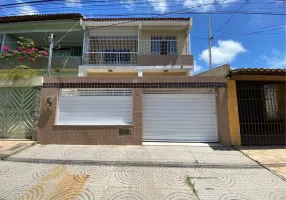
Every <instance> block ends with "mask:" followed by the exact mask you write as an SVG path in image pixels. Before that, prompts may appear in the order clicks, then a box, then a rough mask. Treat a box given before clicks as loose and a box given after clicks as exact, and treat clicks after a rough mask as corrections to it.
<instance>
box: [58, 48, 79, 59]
mask: <svg viewBox="0 0 286 200" xmlns="http://www.w3.org/2000/svg"><path fill="white" fill-rule="evenodd" d="M53 56H55V57H79V56H82V47H81V46H74V47H60V48H55V49H53Z"/></svg>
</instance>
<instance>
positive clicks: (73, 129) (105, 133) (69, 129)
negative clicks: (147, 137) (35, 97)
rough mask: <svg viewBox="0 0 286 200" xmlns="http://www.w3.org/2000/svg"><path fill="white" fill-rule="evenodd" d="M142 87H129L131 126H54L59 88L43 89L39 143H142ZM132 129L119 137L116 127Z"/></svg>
mask: <svg viewBox="0 0 286 200" xmlns="http://www.w3.org/2000/svg"><path fill="white" fill-rule="evenodd" d="M142 92H143V90H142V89H133V123H134V126H120V127H118V126H68V125H66V126H63V125H56V117H57V116H56V115H57V109H58V108H57V107H58V103H57V102H58V95H59V89H50V88H43V89H42V91H41V110H40V113H41V114H40V119H39V127H38V137H37V140H38V143H39V144H102V145H105V144H106V145H108V144H110V145H112V144H114V145H127V144H129V145H140V144H142V100H141V98H142ZM47 96H52V97H54V103H53V105H52V107H51V109H47V107H46V106H45V104H46V97H47ZM124 127H125V128H129V127H130V128H132V135H131V136H119V132H118V131H119V128H124Z"/></svg>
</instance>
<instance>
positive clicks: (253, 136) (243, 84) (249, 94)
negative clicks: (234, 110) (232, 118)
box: [236, 81, 286, 145]
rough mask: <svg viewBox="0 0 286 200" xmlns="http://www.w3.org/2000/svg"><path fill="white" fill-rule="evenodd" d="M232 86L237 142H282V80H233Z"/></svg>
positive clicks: (284, 111)
mask: <svg viewBox="0 0 286 200" xmlns="http://www.w3.org/2000/svg"><path fill="white" fill-rule="evenodd" d="M236 88H237V100H238V112H239V123H240V134H241V144H242V145H283V144H285V143H286V134H285V131H286V124H285V123H286V121H285V116H286V99H285V82H270V81H237V84H236Z"/></svg>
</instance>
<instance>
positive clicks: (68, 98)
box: [58, 89, 132, 125]
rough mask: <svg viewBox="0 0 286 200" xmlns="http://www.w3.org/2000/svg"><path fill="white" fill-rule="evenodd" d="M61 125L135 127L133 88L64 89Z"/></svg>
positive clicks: (59, 113)
mask: <svg viewBox="0 0 286 200" xmlns="http://www.w3.org/2000/svg"><path fill="white" fill-rule="evenodd" d="M58 124H63V125H65V124H67V125H128V124H132V90H131V89H62V90H61V91H60V96H59V112H58Z"/></svg>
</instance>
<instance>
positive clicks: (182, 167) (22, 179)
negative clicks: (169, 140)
mask: <svg viewBox="0 0 286 200" xmlns="http://www.w3.org/2000/svg"><path fill="white" fill-rule="evenodd" d="M0 199H5V200H6V199H13V200H14V199H33V200H40V199H41V200H42V199H59V200H64V199H82V200H88V199H100V200H102V199H103V200H105V199H110V200H112V199H121V200H126V199H128V200H137V199H138V200H143V199H151V200H153V199H154V200H159V199H162V200H175V199H180V200H184V199H187V200H190V199H191V200H192V199H201V200H202V199H220V200H234V199H239V200H248V199H255V200H256V199H257V200H263V199H265V200H266V199H267V200H269V199H273V200H280V199H286V182H285V181H284V180H282V179H280V178H279V177H277V176H276V175H274V174H272V173H271V172H270V171H268V170H266V169H264V168H263V167H261V166H260V165H258V164H256V163H255V162H253V161H252V160H250V159H249V158H247V157H246V156H244V155H243V154H242V153H240V152H239V151H236V150H233V149H232V148H223V147H197V146H196V147H192V146H183V145H181V146H68V145H35V146H33V147H31V148H29V149H27V150H24V151H22V152H20V153H18V154H15V155H13V156H11V157H8V158H7V160H5V161H0Z"/></svg>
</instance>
